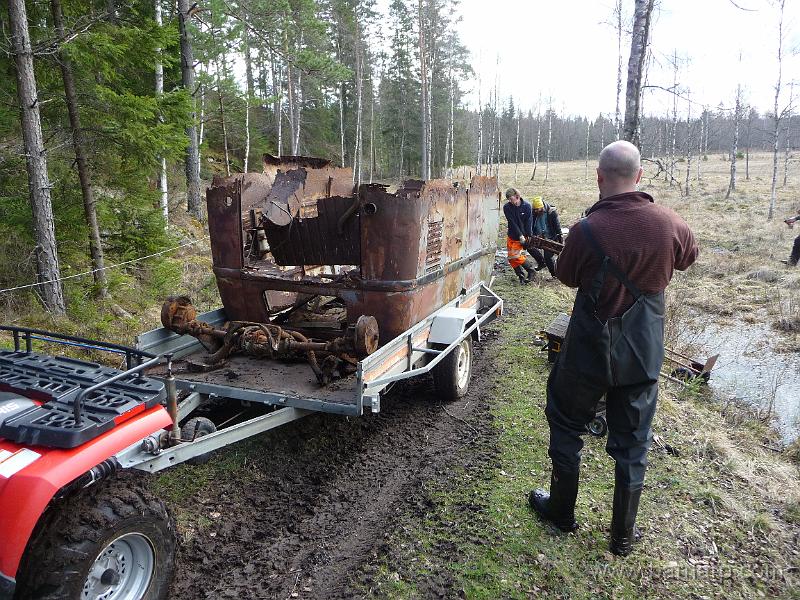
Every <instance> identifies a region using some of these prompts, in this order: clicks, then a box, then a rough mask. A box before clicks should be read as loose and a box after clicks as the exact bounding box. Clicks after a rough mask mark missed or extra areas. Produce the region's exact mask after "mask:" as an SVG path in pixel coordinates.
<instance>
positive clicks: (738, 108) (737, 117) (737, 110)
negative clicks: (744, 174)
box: [725, 84, 742, 200]
mask: <svg viewBox="0 0 800 600" xmlns="http://www.w3.org/2000/svg"><path fill="white" fill-rule="evenodd" d="M741 117H742V85H741V84H738V85H737V86H736V103H735V105H734V109H733V143H732V144H731V178H730V181H729V182H728V191H727V193H726V194H725V199H726V200H727V199H728V198H730V196H731V193H732V192H735V191H736V159H737V158H738V156H737V155H738V154H739V122H740V121H741Z"/></svg>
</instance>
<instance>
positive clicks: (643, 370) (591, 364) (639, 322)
mask: <svg viewBox="0 0 800 600" xmlns="http://www.w3.org/2000/svg"><path fill="white" fill-rule="evenodd" d="M580 227H581V231H582V232H583V234H584V236H585V237H586V239H587V240H588V241H589V243H590V244H591V245H592V248H593V249H594V251H595V253H596V254H597V256H598V257H599V258H600V269H599V270H598V271H597V273H595V276H594V278H593V279H592V285H591V288H590V289H589V291H588V292H586V291H583V290H580V289H579V290H578V293H577V296H576V297H575V305H574V307H573V309H572V316H571V317H570V321H569V327H568V329H567V333H566V336H565V339H564V344H563V345H562V348H561V353H560V356H559V358H558V361H559V367H561V368H564V369H566V370H569V371H572V372H576V373H577V374H579V375H580V377H581V378H584V379H586V380H588V382H591V383H592V384H595V385H598V386H603V385H605V386H608V387H618V386H627V385H635V384H640V383H645V382H647V381H658V374H659V372H660V371H661V364H662V363H663V362H664V292H663V291H662V292H659V293H657V294H650V295H647V294H643V293H642V292H641V291H639V288H638V287H636V285H635V284H634V283H633V282H632V281H631V280H630V279H628V277H627V276H626V275H625V273H623V272H622V271H621V270H620V269H619V267H617V265H616V264H614V262H612V260H611V258H610V257H608V256H607V255H606V254H605V253H604V252H603V250H602V248H601V247H600V244H598V242H597V239H596V238H595V237H594V234H593V233H592V230H591V229H590V228H589V224H588V223H587V221H586V220H585V219H584V220H582V221H581V222H580ZM608 272H610V273H611V275H613V276H614V277H615V278H616V279H618V280H619V282H620V283H622V284H623V285H624V286H625V287H626V288H627V290H628V291H629V292H630V294H631V295H632V296H633V298H634V302H633V304H632V305H631V306H630V308H628V310H626V311H625V312H624V313H623V314H622V316H619V317H611V318H610V319H608V320H607V321H605V322H603V321H601V320H600V319H599V318H598V316H597V304H598V298H599V295H600V290H601V288H602V287H603V282H604V281H605V277H606V273H608Z"/></svg>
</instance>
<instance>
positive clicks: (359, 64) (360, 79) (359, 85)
mask: <svg viewBox="0 0 800 600" xmlns="http://www.w3.org/2000/svg"><path fill="white" fill-rule="evenodd" d="M360 37H361V35H360V32H358V31H357V32H356V139H355V148H354V149H353V183H354V184H360V183H361V127H362V125H361V119H362V114H363V112H364V110H363V108H364V107H363V94H364V57H363V56H362V53H361V42H360Z"/></svg>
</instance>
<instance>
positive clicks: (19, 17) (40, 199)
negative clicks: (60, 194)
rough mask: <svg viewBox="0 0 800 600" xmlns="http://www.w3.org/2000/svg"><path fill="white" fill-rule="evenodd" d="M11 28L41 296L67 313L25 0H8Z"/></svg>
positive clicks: (55, 311)
mask: <svg viewBox="0 0 800 600" xmlns="http://www.w3.org/2000/svg"><path fill="white" fill-rule="evenodd" d="M8 18H9V24H10V28H11V47H12V51H13V53H14V62H15V65H16V72H17V98H18V100H19V106H20V113H21V115H20V118H21V124H22V138H23V142H24V144H25V162H26V164H27V170H28V192H29V194H30V202H31V210H32V212H33V228H34V237H35V239H36V249H35V252H36V266H37V271H38V275H39V281H40V282H41V285H40V286H39V289H40V290H41V291H40V294H41V296H40V297H41V300H42V303H43V304H44V306H45V308H47V310H49V311H50V312H51V313H52V314H54V315H56V316H62V315H64V314H65V313H66V305H65V303H64V291H63V289H62V286H61V269H60V267H59V264H58V252H57V250H56V236H55V227H54V224H53V205H52V202H51V199H50V188H51V187H52V186H51V184H50V179H49V177H48V175H47V154H46V152H45V148H44V140H43V137H42V123H41V119H40V116H39V97H38V93H37V89H36V76H35V74H34V70H33V50H32V48H31V39H30V35H29V33H28V15H27V12H26V10H25V0H8Z"/></svg>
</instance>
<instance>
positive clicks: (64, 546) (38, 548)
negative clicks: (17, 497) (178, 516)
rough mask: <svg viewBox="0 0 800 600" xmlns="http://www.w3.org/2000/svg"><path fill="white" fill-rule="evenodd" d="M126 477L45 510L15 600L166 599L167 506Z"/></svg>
mask: <svg viewBox="0 0 800 600" xmlns="http://www.w3.org/2000/svg"><path fill="white" fill-rule="evenodd" d="M126 475H127V474H122V475H121V476H120V477H119V478H115V479H113V480H111V481H109V482H103V483H100V484H97V486H96V487H95V486H93V487H92V488H90V489H91V492H89V493H87V492H82V493H78V494H76V495H75V496H72V497H70V498H68V499H66V500H64V501H62V502H58V503H56V504H54V505H53V506H51V507H50V508H49V509H48V511H47V513H45V515H44V517H43V518H42V519H41V520H40V522H39V524H38V525H37V527H36V530H35V531H34V534H33V536H32V537H31V542H30V543H29V545H28V549H27V550H26V552H25V556H24V557H23V560H22V564H21V566H20V576H19V578H18V588H17V595H16V598H18V599H20V600H22V599H27V598H36V599H41V600H61V599H65V598H83V597H87V598H104V599H107V600H123V599H125V600H142V599H146V600H161V599H164V598H166V597H167V593H168V592H169V586H170V582H171V580H172V575H173V571H174V569H175V547H176V534H175V524H174V522H173V520H172V518H171V516H170V514H169V512H168V511H167V508H166V507H165V506H164V504H163V502H161V501H160V500H158V499H157V498H156V497H155V496H153V495H152V494H150V493H149V492H148V491H147V490H146V489H145V488H144V486H142V485H140V484H139V483H138V482H135V481H132V480H133V479H134V478H132V477H127V476H126Z"/></svg>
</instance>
